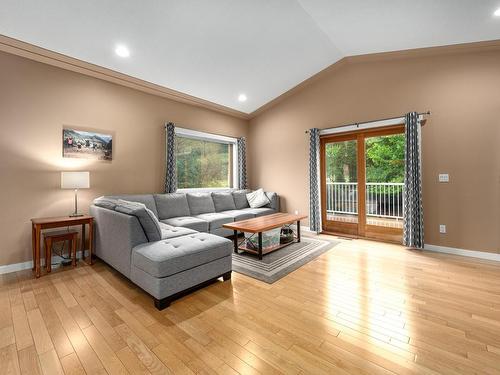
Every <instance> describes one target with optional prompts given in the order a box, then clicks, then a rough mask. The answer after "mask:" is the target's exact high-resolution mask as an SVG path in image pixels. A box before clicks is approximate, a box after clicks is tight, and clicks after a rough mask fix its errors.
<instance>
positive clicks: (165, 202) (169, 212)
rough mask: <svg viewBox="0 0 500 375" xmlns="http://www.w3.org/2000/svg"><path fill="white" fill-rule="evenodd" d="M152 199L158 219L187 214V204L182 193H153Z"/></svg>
mask: <svg viewBox="0 0 500 375" xmlns="http://www.w3.org/2000/svg"><path fill="white" fill-rule="evenodd" d="M154 200H155V202H156V208H157V210H158V217H159V218H160V220H164V219H170V218H171V217H180V216H189V215H190V212H189V205H188V201H187V198H186V194H184V193H170V194H155V195H154Z"/></svg>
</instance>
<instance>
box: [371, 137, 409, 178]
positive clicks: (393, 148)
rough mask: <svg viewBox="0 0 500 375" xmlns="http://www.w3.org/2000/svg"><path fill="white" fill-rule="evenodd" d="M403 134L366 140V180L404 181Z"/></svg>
mask: <svg viewBox="0 0 500 375" xmlns="http://www.w3.org/2000/svg"><path fill="white" fill-rule="evenodd" d="M404 157H405V138H404V135H403V134H395V135H388V136H383V137H372V138H367V140H366V182H404Z"/></svg>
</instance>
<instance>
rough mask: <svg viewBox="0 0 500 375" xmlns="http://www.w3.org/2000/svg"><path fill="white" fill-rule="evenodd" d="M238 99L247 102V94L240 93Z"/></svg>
mask: <svg viewBox="0 0 500 375" xmlns="http://www.w3.org/2000/svg"><path fill="white" fill-rule="evenodd" d="M238 100H239V101H240V102H246V101H247V96H246V95H245V94H240V95H239V96H238Z"/></svg>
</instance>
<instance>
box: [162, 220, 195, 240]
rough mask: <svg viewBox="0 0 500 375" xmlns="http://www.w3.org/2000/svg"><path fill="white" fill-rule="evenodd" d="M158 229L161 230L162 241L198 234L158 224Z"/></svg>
mask: <svg viewBox="0 0 500 375" xmlns="http://www.w3.org/2000/svg"><path fill="white" fill-rule="evenodd" d="M160 228H161V239H162V240H166V239H169V238H174V237H180V236H185V235H188V234H195V233H198V232H197V231H195V230H193V229H189V228H183V227H173V226H171V225H168V224H165V223H160Z"/></svg>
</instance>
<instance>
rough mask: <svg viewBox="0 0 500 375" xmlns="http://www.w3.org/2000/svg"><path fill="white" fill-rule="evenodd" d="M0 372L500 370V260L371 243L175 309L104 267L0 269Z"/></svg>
mask: <svg viewBox="0 0 500 375" xmlns="http://www.w3.org/2000/svg"><path fill="white" fill-rule="evenodd" d="M0 373H1V374H20V373H22V374H42V373H43V374H63V373H66V374H85V373H87V374H106V373H109V374H126V373H131V374H149V373H151V374H166V373H175V374H177V373H179V374H192V373H203V374H212V373H230V374H235V373H241V374H250V373H263V374H277V373H285V374H305V373H310V374H391V373H397V374H432V373H446V374H462V373H467V374H469V373H470V374H473V373H477V374H500V263H494V262H487V261H481V260H473V259H471V258H461V257H455V256H450V255H444V254H436V253H429V252H419V251H409V250H406V249H404V248H402V247H400V246H397V245H391V244H383V243H377V242H371V241H365V240H352V241H342V243H341V244H340V245H338V246H336V247H335V248H334V249H333V250H332V251H330V252H328V253H325V254H323V255H322V256H320V257H319V258H317V259H315V260H314V261H312V262H310V263H309V264H307V265H306V266H304V267H302V268H300V269H299V270H297V271H295V272H293V273H292V274H290V275H288V276H286V277H285V278H283V279H281V280H280V281H278V282H276V283H275V284H273V285H268V284H264V283H262V282H259V281H256V280H253V279H251V278H248V277H245V276H242V275H239V274H237V273H233V278H232V280H231V281H230V282H225V283H222V282H218V283H215V284H212V285H210V286H209V287H206V288H204V289H202V290H200V291H197V292H195V293H193V294H191V295H189V296H187V297H185V298H183V299H181V300H179V301H177V302H174V303H173V304H172V305H171V307H169V308H168V309H166V310H163V311H161V312H160V311H158V310H156V309H155V308H154V307H153V302H152V299H151V297H149V296H148V295H146V294H145V293H144V292H142V291H141V290H139V289H138V288H137V287H135V286H134V285H133V284H132V283H130V282H129V281H127V280H126V279H124V278H123V277H121V276H120V275H119V274H118V273H116V272H115V271H113V270H112V269H111V268H109V267H108V266H106V265H105V264H102V263H100V262H97V264H95V265H94V266H92V267H89V266H84V265H80V266H79V267H77V268H76V269H69V270H61V271H57V270H56V271H53V273H52V274H50V275H48V276H43V277H41V278H40V279H33V278H32V275H31V272H28V271H26V272H19V273H13V274H6V275H0Z"/></svg>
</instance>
